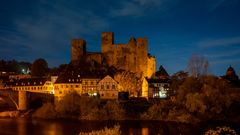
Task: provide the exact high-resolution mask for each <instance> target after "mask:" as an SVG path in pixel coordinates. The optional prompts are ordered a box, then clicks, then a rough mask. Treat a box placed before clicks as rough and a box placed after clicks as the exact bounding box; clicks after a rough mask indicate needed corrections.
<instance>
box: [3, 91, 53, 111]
mask: <svg viewBox="0 0 240 135" xmlns="http://www.w3.org/2000/svg"><path fill="white" fill-rule="evenodd" d="M0 97H2V98H3V99H4V100H5V101H6V102H8V104H9V105H10V106H11V107H12V106H15V107H16V108H17V109H18V110H20V111H24V110H27V109H29V108H30V109H36V108H38V107H40V106H42V104H43V103H45V102H54V95H53V94H50V93H43V92H38V91H21V90H19V91H15V90H12V89H4V90H0Z"/></svg>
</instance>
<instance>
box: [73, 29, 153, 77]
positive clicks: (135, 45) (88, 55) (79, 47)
mask: <svg viewBox="0 0 240 135" xmlns="http://www.w3.org/2000/svg"><path fill="white" fill-rule="evenodd" d="M83 59H84V60H87V61H91V60H93V61H96V62H98V63H100V64H102V63H106V64H108V66H114V67H115V68H117V69H123V70H127V71H131V72H134V73H137V74H142V75H143V76H144V77H148V78H150V77H151V76H152V75H153V74H154V73H155V71H156V59H155V57H154V56H150V55H149V54H148V40H147V39H146V38H138V39H136V38H134V37H131V38H130V40H129V42H128V43H127V44H115V43H114V33H113V32H103V33H102V34H101V52H87V51H86V41H85V40H83V39H73V40H72V42H71V62H79V61H81V60H83Z"/></svg>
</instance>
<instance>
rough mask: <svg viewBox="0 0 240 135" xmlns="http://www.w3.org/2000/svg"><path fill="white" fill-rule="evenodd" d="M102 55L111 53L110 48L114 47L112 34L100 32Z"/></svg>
mask: <svg viewBox="0 0 240 135" xmlns="http://www.w3.org/2000/svg"><path fill="white" fill-rule="evenodd" d="M101 38H102V53H107V52H109V51H111V48H112V47H111V46H113V45H114V34H113V32H102V35H101Z"/></svg>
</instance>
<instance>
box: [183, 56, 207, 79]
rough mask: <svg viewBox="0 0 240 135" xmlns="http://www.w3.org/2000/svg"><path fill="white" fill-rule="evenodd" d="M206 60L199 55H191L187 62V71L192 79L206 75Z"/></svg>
mask: <svg viewBox="0 0 240 135" xmlns="http://www.w3.org/2000/svg"><path fill="white" fill-rule="evenodd" d="M208 67H209V63H208V60H207V59H206V58H205V57H204V56H201V55H192V57H191V58H190V60H189V62H188V71H189V73H190V74H191V75H192V76H194V77H199V76H202V75H206V74H207V73H208Z"/></svg>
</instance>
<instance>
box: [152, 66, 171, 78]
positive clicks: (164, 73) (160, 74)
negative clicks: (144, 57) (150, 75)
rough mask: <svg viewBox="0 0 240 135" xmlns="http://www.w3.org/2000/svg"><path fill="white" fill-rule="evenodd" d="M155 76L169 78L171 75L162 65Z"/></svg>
mask: <svg viewBox="0 0 240 135" xmlns="http://www.w3.org/2000/svg"><path fill="white" fill-rule="evenodd" d="M155 76H156V77H158V78H162V77H165V78H168V77H169V75H168V73H167V71H166V70H165V69H164V68H163V66H162V65H161V66H160V67H159V71H157V72H156V74H155Z"/></svg>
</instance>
